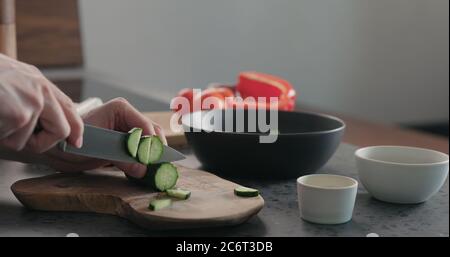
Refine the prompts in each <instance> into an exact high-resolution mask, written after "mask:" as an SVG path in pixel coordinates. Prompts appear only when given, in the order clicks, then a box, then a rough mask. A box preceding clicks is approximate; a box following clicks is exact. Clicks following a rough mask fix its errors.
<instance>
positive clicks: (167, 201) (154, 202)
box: [148, 199, 172, 211]
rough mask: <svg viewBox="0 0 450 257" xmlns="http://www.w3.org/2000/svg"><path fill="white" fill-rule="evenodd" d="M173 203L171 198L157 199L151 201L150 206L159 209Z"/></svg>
mask: <svg viewBox="0 0 450 257" xmlns="http://www.w3.org/2000/svg"><path fill="white" fill-rule="evenodd" d="M171 204H172V200H171V199H155V200H152V201H151V202H150V204H149V205H148V208H149V209H150V210H152V211H157V210H161V209H164V208H166V207H169V206H170V205H171Z"/></svg>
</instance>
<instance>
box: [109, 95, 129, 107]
mask: <svg viewBox="0 0 450 257" xmlns="http://www.w3.org/2000/svg"><path fill="white" fill-rule="evenodd" d="M112 102H113V103H114V104H117V105H118V106H125V105H128V104H129V103H128V100H127V99H125V98H123V97H117V98H114V99H113V100H112Z"/></svg>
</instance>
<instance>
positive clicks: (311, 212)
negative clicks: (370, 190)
mask: <svg viewBox="0 0 450 257" xmlns="http://www.w3.org/2000/svg"><path fill="white" fill-rule="evenodd" d="M357 191H358V181H356V180H355V179H352V178H349V177H344V176H338V175H330V174H313V175H306V176H302V177H300V178H298V179H297V193H298V205H299V209H300V215H301V217H302V219H304V220H306V221H309V222H313V223H319V224H341V223H345V222H348V221H350V220H351V218H352V215H353V208H354V206H355V199H356V193H357Z"/></svg>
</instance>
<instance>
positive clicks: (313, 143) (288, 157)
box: [182, 110, 345, 179]
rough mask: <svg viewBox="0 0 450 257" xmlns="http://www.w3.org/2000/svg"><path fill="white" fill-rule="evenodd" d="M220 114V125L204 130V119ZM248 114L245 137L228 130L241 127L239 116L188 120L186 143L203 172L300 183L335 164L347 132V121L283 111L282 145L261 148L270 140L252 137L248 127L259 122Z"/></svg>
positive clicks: (226, 114) (228, 112) (254, 134)
mask: <svg viewBox="0 0 450 257" xmlns="http://www.w3.org/2000/svg"><path fill="white" fill-rule="evenodd" d="M217 112H220V114H221V115H219V116H217V117H219V118H217V119H221V120H222V124H221V125H220V124H218V123H215V125H211V123H208V125H207V126H205V125H203V127H201V125H200V124H202V123H201V120H202V119H201V118H202V117H203V118H204V117H205V115H207V114H208V115H210V117H211V115H216V114H218V113H217ZM243 112H244V119H243V120H244V124H246V125H245V127H244V131H243V132H236V127H235V126H234V127H233V128H232V129H225V124H227V122H230V121H231V120H232V121H233V124H236V117H237V116H236V111H235V110H213V111H203V112H198V113H197V114H193V113H191V114H187V115H184V116H183V119H182V123H183V126H184V129H185V135H186V138H187V141H188V143H189V145H190V146H191V147H192V149H193V151H194V154H195V155H196V156H197V158H198V159H199V160H200V162H201V163H202V164H203V168H204V169H206V170H208V171H210V172H212V173H216V174H218V175H220V176H223V177H230V178H267V179H272V178H297V177H299V176H301V175H305V174H310V173H314V172H316V171H317V170H318V169H319V168H321V167H322V166H323V165H324V164H325V163H326V162H327V161H328V160H329V159H330V157H331V156H332V155H333V154H334V152H335V151H336V149H337V147H338V146H339V144H340V142H341V137H342V135H343V133H344V128H345V124H344V122H343V121H342V120H340V119H338V118H335V117H332V116H327V115H322V114H314V113H306V112H283V111H280V112H278V137H277V140H276V141H275V142H274V143H260V136H261V135H267V134H264V133H259V132H249V128H252V127H249V126H248V124H249V121H250V124H253V125H255V124H254V123H257V122H258V119H261V118H260V116H258V117H256V119H251V118H250V119H249V115H248V114H249V113H248V111H243ZM266 115H269V113H268V112H267V113H266ZM220 117H221V118H220ZM203 120H204V119H203ZM241 120H242V119H241ZM251 120H253V121H251ZM264 120H265V118H264ZM203 123H205V122H203ZM228 124H230V123H228ZM266 124H269V122H267V123H266ZM208 126H209V127H208ZM200 128H201V129H200ZM194 129H197V130H200V132H195V131H193V130H194ZM210 130H212V131H210ZM207 131H208V132H207Z"/></svg>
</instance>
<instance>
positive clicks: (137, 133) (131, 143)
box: [127, 128, 142, 158]
mask: <svg viewBox="0 0 450 257" xmlns="http://www.w3.org/2000/svg"><path fill="white" fill-rule="evenodd" d="M128 133H129V135H128V140H127V148H128V152H129V153H130V154H131V156H133V158H136V154H137V150H138V147H139V142H140V141H141V135H142V129H141V128H133V129H132V130H130V131H129V132H128Z"/></svg>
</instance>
